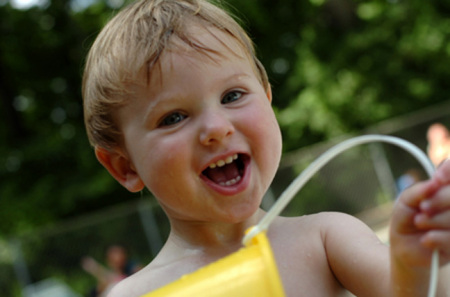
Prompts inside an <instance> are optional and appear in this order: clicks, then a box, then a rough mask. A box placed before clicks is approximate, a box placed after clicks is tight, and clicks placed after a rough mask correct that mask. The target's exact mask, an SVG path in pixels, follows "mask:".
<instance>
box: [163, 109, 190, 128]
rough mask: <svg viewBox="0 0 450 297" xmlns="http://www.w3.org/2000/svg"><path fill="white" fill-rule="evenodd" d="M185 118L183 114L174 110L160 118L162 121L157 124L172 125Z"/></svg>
mask: <svg viewBox="0 0 450 297" xmlns="http://www.w3.org/2000/svg"><path fill="white" fill-rule="evenodd" d="M185 118H186V116H185V115H183V114H181V113H179V112H174V113H171V114H169V115H168V116H166V117H165V118H163V119H162V121H161V122H160V123H159V126H160V127H162V126H172V125H175V124H177V123H179V122H181V121H182V120H184V119H185Z"/></svg>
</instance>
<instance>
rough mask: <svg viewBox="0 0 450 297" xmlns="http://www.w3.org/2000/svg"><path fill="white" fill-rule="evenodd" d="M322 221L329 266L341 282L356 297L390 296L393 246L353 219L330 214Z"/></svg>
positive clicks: (340, 214) (342, 215)
mask: <svg viewBox="0 0 450 297" xmlns="http://www.w3.org/2000/svg"><path fill="white" fill-rule="evenodd" d="M324 215H325V216H326V217H323V216H324ZM322 221H325V222H326V223H325V224H324V225H326V227H325V228H324V229H323V231H324V232H323V235H322V237H323V239H322V240H323V242H324V246H325V250H326V254H327V259H328V263H329V265H330V268H331V270H332V271H333V274H334V275H335V277H336V278H337V279H338V281H339V282H340V283H341V284H342V285H343V286H344V287H345V288H346V289H347V290H349V291H350V292H352V293H353V294H354V295H356V296H365V297H380V296H389V290H390V287H389V279H390V270H389V247H388V246H387V245H385V244H384V243H382V242H381V241H380V240H379V239H378V237H377V236H376V235H375V233H374V232H373V231H372V230H371V229H370V228H369V227H368V226H367V225H366V224H364V223H363V222H361V221H360V220H358V219H357V218H355V217H353V216H350V215H346V214H342V213H327V214H322Z"/></svg>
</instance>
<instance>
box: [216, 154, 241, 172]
mask: <svg viewBox="0 0 450 297" xmlns="http://www.w3.org/2000/svg"><path fill="white" fill-rule="evenodd" d="M237 158H238V155H237V154H234V155H233V156H228V157H227V158H226V159H225V160H219V161H217V162H215V163H211V164H210V165H209V168H211V169H214V168H216V167H222V166H225V164H230V163H232V162H233V161H234V160H236V159H237Z"/></svg>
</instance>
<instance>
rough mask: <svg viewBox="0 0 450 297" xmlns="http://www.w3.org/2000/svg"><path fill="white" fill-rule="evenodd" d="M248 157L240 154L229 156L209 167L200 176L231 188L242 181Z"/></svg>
mask: <svg viewBox="0 0 450 297" xmlns="http://www.w3.org/2000/svg"><path fill="white" fill-rule="evenodd" d="M247 159H248V157H246V156H245V155H242V154H235V155H233V156H229V157H227V158H226V159H224V160H219V161H217V162H215V163H212V164H210V165H209V167H208V168H207V169H205V170H203V172H202V175H203V176H204V177H206V178H207V179H209V180H210V181H212V182H213V183H215V184H218V185H221V186H228V187H229V186H233V185H235V184H237V183H239V181H241V180H242V177H243V176H244V173H245V160H247Z"/></svg>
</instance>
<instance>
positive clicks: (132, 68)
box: [83, 0, 450, 297]
mask: <svg viewBox="0 0 450 297" xmlns="http://www.w3.org/2000/svg"><path fill="white" fill-rule="evenodd" d="M83 93H84V104H85V120H86V126H87V131H88V135H89V138H90V141H91V143H92V145H93V146H94V148H95V153H96V156H97V158H98V160H99V161H100V163H101V164H103V166H104V167H105V168H106V169H107V170H108V171H109V172H110V173H111V175H112V176H113V177H114V178H115V179H116V180H117V181H118V182H119V183H121V184H122V185H123V186H124V187H125V188H127V189H128V190H129V191H131V192H138V191H141V190H142V189H143V188H144V187H147V188H148V189H149V190H150V191H151V192H152V193H153V194H154V196H155V197H156V199H157V200H158V202H159V203H160V205H161V207H162V208H163V209H164V211H165V213H166V214H167V217H168V218H169V221H170V224H171V232H170V235H169V238H168V240H167V242H166V243H165V245H164V247H163V248H162V250H161V251H160V253H159V254H158V255H157V257H156V258H155V259H154V260H153V261H152V262H151V263H150V264H149V265H148V266H147V267H145V268H144V269H142V270H141V271H139V272H138V273H136V274H134V275H133V276H131V277H129V278H128V279H126V280H124V281H122V282H121V283H120V284H119V285H117V286H116V287H115V288H114V289H113V291H112V292H111V293H110V295H109V296H111V297H115V296H141V295H143V294H145V293H148V292H150V291H152V290H155V289H157V288H159V287H162V286H164V285H166V284H168V283H169V282H172V281H174V280H176V279H178V278H179V277H181V276H182V275H184V274H187V273H190V272H193V271H194V270H196V269H198V268H200V267H202V266H204V265H206V264H209V263H211V262H214V261H216V260H218V259H220V258H222V257H224V256H226V255H228V254H230V253H232V252H235V251H236V250H238V249H239V248H240V247H241V240H242V238H243V236H244V231H245V230H246V229H247V228H249V227H250V226H252V225H255V224H257V223H258V222H259V220H260V218H261V217H262V216H263V215H264V212H263V211H262V210H261V209H260V208H259V205H260V203H261V199H262V197H263V195H264V193H265V192H266V190H267V189H268V187H269V186H270V183H271V182H272V179H273V177H274V175H275V172H276V170H277V166H278V163H279V160H280V156H281V134H280V131H279V127H278V124H277V122H276V119H275V116H274V113H273V111H272V109H271V100H272V95H271V89H270V85H269V83H268V79H267V76H266V73H265V71H264V68H263V67H262V66H261V64H260V62H259V61H258V60H257V58H256V57H255V53H254V50H253V46H252V43H251V41H250V39H249V38H248V37H247V35H246V34H245V32H244V31H243V29H241V27H240V26H239V25H238V24H237V23H236V22H235V21H234V20H233V19H232V18H231V17H230V16H228V15H227V14H226V13H225V12H224V11H222V10H221V9H219V8H217V7H215V6H213V5H211V4H210V3H208V2H206V1H204V0H142V1H138V2H136V3H134V4H132V5H131V6H128V7H127V8H125V9H124V10H123V11H122V12H120V13H119V14H118V15H117V16H116V17H115V18H113V20H111V21H110V23H109V24H108V25H107V26H106V27H105V28H104V30H103V31H102V32H101V33H100V35H99V36H98V38H97V40H96V42H95V43H94V45H93V47H92V49H91V51H90V53H89V57H88V60H87V64H86V69H85V74H84V82H83ZM449 182H450V164H444V165H443V166H442V167H441V168H440V169H439V170H438V171H437V173H436V175H435V176H434V178H433V179H431V180H429V181H426V182H422V183H420V184H418V185H416V186H413V187H411V188H410V189H408V190H406V191H405V192H404V193H403V194H402V196H401V197H400V198H399V201H398V202H397V204H396V206H395V209H394V213H393V217H392V224H391V233H390V239H391V247H390V248H389V247H387V246H385V245H383V244H382V243H381V242H380V241H379V240H378V239H377V237H376V236H375V235H374V234H373V232H372V231H371V230H370V229H369V228H368V227H367V226H366V225H364V224H363V223H361V222H360V221H358V220H357V219H355V218H353V217H351V216H348V215H345V214H340V213H320V214H316V215H309V216H302V217H297V218H282V217H280V218H278V219H276V220H275V221H274V222H273V223H272V225H271V226H270V228H269V230H268V233H267V236H268V238H269V240H270V242H271V246H272V249H273V251H274V255H275V259H276V262H277V266H278V269H279V272H280V275H281V279H282V282H283V286H284V289H285V292H286V295H287V296H299V295H301V296H320V297H323V296H339V295H340V294H341V293H343V292H344V288H345V289H348V290H349V291H351V292H353V294H355V295H357V296H377V297H380V296H408V297H412V296H425V295H426V292H427V288H428V283H429V267H430V255H431V252H432V250H433V249H434V248H438V249H439V250H440V255H441V265H444V264H446V263H447V262H448V261H449V255H450V186H448V184H449ZM440 276H443V275H442V273H441V274H440ZM443 285H444V282H442V281H441V282H440V288H439V294H440V295H439V296H448V291H447V289H446V288H444V286H443ZM446 294H447V295H446Z"/></svg>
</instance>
